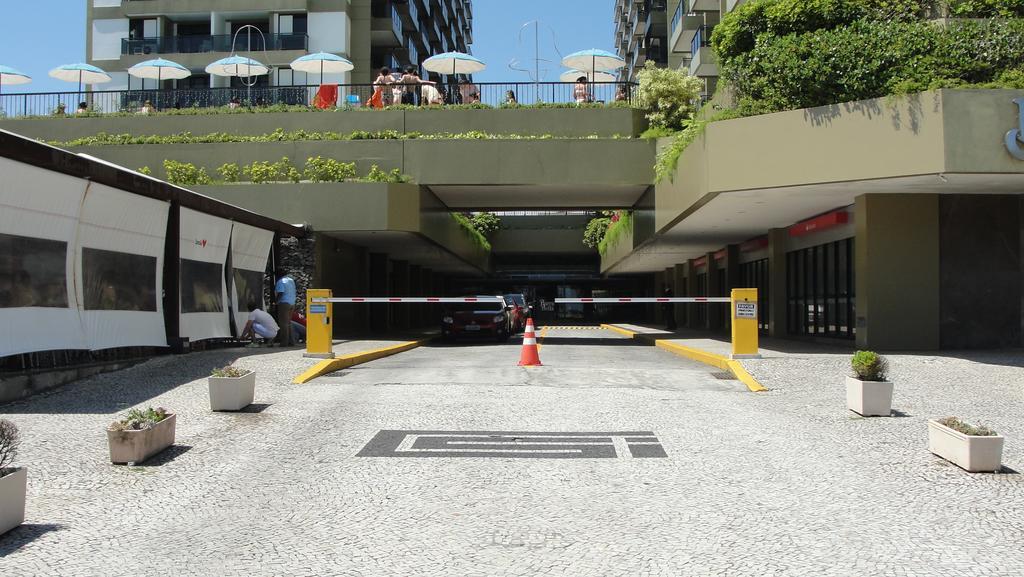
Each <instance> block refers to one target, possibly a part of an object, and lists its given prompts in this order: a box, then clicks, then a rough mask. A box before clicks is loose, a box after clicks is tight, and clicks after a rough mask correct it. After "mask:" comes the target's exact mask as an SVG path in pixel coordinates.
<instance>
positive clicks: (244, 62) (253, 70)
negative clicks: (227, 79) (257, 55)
mask: <svg viewBox="0 0 1024 577" xmlns="http://www.w3.org/2000/svg"><path fill="white" fill-rule="evenodd" d="M206 72H207V73H209V74H213V75H216V76H239V77H242V78H248V77H250V76H263V75H264V74H267V73H269V72H270V67H268V66H267V65H265V64H263V63H262V62H259V61H257V60H253V59H252V58H246V57H245V56H228V57H227V58H221V59H220V60H218V61H216V62H213V63H211V64H210V65H209V66H207V67H206Z"/></svg>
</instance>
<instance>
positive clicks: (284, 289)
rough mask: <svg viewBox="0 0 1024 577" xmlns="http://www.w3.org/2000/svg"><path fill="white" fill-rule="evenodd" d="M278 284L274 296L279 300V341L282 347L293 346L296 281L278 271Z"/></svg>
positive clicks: (275, 286)
mask: <svg viewBox="0 0 1024 577" xmlns="http://www.w3.org/2000/svg"><path fill="white" fill-rule="evenodd" d="M277 276H278V279H277V284H275V285H274V296H275V297H276V300H277V326H279V327H280V330H279V331H277V336H278V341H279V342H280V343H281V346H282V347H290V346H292V330H291V324H292V323H291V321H292V309H293V308H295V281H294V280H293V279H292V277H291V275H289V274H288V273H286V272H284V271H282V270H279V271H277Z"/></svg>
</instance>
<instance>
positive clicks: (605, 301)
mask: <svg viewBox="0 0 1024 577" xmlns="http://www.w3.org/2000/svg"><path fill="white" fill-rule="evenodd" d="M729 302H732V299H731V298H730V297H612V298H576V299H569V298H566V299H555V304H556V305H561V304H580V303H584V304H597V305H618V304H630V303H641V304H644V303H729Z"/></svg>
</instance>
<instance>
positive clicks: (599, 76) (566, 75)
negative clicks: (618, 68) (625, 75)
mask: <svg viewBox="0 0 1024 577" xmlns="http://www.w3.org/2000/svg"><path fill="white" fill-rule="evenodd" d="M580 76H586V77H588V78H589V79H590V80H591V81H592V82H615V79H616V76H615V75H614V74H612V73H611V72H605V71H603V70H598V71H597V72H584V71H582V70H566V71H565V72H563V73H562V75H561V76H559V77H558V79H559V80H561V81H562V82H576V79H577V78H579V77H580Z"/></svg>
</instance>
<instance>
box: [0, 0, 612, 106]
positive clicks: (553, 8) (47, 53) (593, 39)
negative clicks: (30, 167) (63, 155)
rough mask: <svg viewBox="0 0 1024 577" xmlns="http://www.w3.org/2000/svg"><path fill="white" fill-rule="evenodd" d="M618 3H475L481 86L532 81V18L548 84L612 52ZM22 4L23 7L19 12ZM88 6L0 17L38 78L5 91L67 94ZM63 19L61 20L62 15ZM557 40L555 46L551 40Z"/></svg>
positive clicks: (3, 41) (17, 58)
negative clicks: (53, 73)
mask: <svg viewBox="0 0 1024 577" xmlns="http://www.w3.org/2000/svg"><path fill="white" fill-rule="evenodd" d="M612 4H613V3H612V0H515V2H508V1H506V0H475V1H474V2H473V16H474V18H473V39H474V40H475V44H473V53H474V54H475V55H476V56H477V57H479V58H481V59H483V60H484V61H485V62H487V64H488V69H487V70H486V71H484V72H483V73H481V74H478V75H476V79H477V80H478V81H480V82H508V81H515V82H529V81H530V80H531V77H530V76H529V75H527V74H526V73H524V72H518V71H514V70H510V69H509V67H508V64H509V62H510V61H513V60H517V61H518V62H519V63H520V67H525V68H529V69H531V70H532V69H533V68H534V66H533V62H534V41H533V29H532V27H531V28H530V30H529V31H528V32H524V33H523V36H522V43H520V37H519V30H520V28H521V27H522V25H523V24H524V23H526V22H528V21H531V20H538V19H539V20H540V21H541V22H543V23H544V24H545V26H542V27H541V58H544V59H547V60H551V61H553V63H543V66H542V68H543V67H547V69H548V71H547V74H546V76H544V77H543V78H542V80H549V81H553V80H557V79H558V75H559V73H560V72H561V70H562V68H561V67H560V66H558V64H557V63H558V61H559V60H560V57H559V56H558V53H557V52H556V50H555V44H557V46H558V50H560V51H561V54H562V55H566V54H569V53H571V52H575V51H577V50H583V49H585V48H604V49H606V50H611V49H612V46H611V44H612V34H613V32H614V25H613V22H612ZM15 6H16V7H15ZM85 6H86V2H85V0H36V1H34V2H17V3H13V4H12V5H11V6H8V7H7V17H6V18H0V64H4V65H7V66H12V67H14V68H17V69H19V70H21V71H22V72H24V73H25V74H28V75H29V76H31V77H32V80H33V81H32V84H26V85H22V86H11V87H4V88H3V91H4V92H5V93H10V92H48V91H60V90H68V89H69V85H68V84H67V83H66V82H61V81H59V80H54V79H52V78H50V77H49V76H47V75H46V73H47V72H48V71H49V70H50V69H51V68H53V67H55V66H58V65H60V64H67V63H69V62H79V61H82V60H85ZM57 13H59V14H57ZM552 35H554V38H555V41H554V42H553V41H552Z"/></svg>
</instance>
